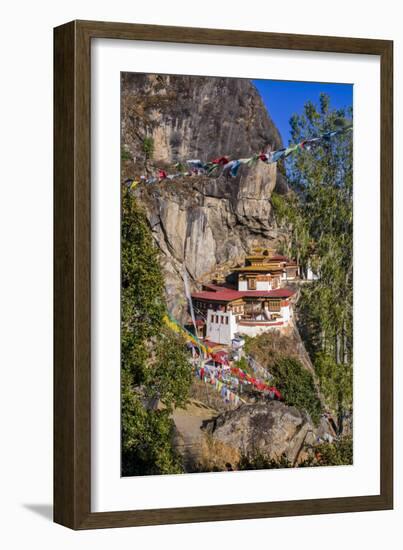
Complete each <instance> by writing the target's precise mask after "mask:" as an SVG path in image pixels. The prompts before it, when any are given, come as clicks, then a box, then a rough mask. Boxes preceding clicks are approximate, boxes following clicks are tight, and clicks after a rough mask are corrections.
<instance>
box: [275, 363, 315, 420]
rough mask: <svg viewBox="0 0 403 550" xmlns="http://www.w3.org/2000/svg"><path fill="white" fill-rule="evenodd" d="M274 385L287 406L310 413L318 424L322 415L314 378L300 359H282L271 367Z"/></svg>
mask: <svg viewBox="0 0 403 550" xmlns="http://www.w3.org/2000/svg"><path fill="white" fill-rule="evenodd" d="M270 372H271V374H272V375H273V377H274V379H273V381H272V383H273V384H274V385H275V386H276V387H277V388H278V389H279V390H280V392H281V394H282V396H283V397H284V401H285V403H286V404H287V405H290V406H293V407H296V408H297V409H299V410H303V411H306V412H307V413H309V415H310V417H311V419H312V421H313V422H314V423H315V424H317V423H318V422H319V419H320V415H321V413H322V406H321V403H320V401H319V398H318V394H317V390H316V387H315V383H314V380H313V376H312V374H311V373H310V372H308V371H307V370H306V369H305V368H304V367H303V365H302V363H301V362H300V361H298V359H295V358H293V357H287V356H284V357H281V358H279V359H277V360H276V361H275V362H274V363H273V364H272V365H271V367H270Z"/></svg>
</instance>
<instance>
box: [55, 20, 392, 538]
mask: <svg viewBox="0 0 403 550" xmlns="http://www.w3.org/2000/svg"><path fill="white" fill-rule="evenodd" d="M54 45H55V56H54V62H55V66H54V67H55V95H54V99H55V104H54V107H55V119H54V121H55V124H54V130H55V157H54V160H55V162H54V191H55V208H54V222H55V223H54V227H55V233H54V237H55V239H54V243H55V248H54V251H55V263H54V270H55V271H54V275H55V276H54V281H55V283H54V284H55V309H54V314H55V316H54V319H55V322H54V354H55V355H54V390H55V401H54V450H55V454H54V456H55V459H54V504H55V507H54V519H55V521H56V522H58V523H61V524H63V525H65V526H67V527H70V528H73V529H90V528H104V527H123V526H135V525H152V524H161V523H183V522H199V521H217V520H228V519H246V518H261V517H262V518H263V517H275V516H291V515H302V514H319V513H336V512H353V511H365V510H381V509H391V508H392V506H393V437H392V427H393V416H392V415H393V400H392V397H393V386H392V337H393V324H392V323H393V321H392V313H393V309H392V298H393V280H392V267H393V257H392V225H393V223H392V221H393V220H392V204H393V202H392V200H393V199H392V176H393V169H392V159H393V151H392V150H393V141H392V114H393V109H392V64H393V63H392V52H393V47H392V42H390V41H383V40H370V39H357V38H336V37H321V36H303V35H287V34H272V33H261V32H240V31H232V30H231V31H230V30H217V29H200V28H181V27H164V26H151V25H131V24H120V23H105V22H90V21H73V22H71V23H67V24H65V25H62V26H60V27H57V28H56V29H55V35H54Z"/></svg>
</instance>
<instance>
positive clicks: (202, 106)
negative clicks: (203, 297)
mask: <svg viewBox="0 0 403 550" xmlns="http://www.w3.org/2000/svg"><path fill="white" fill-rule="evenodd" d="M150 144H151V148H152V151H151V152H150ZM267 146H269V147H272V148H278V147H279V146H281V140H280V137H279V134H278V131H277V129H276V128H275V126H274V124H273V122H272V120H271V119H270V116H269V114H268V113H267V110H266V108H265V106H264V105H263V102H262V100H261V98H260V96H259V94H258V92H257V90H256V89H255V87H254V86H253V85H252V83H251V82H250V81H248V80H244V79H230V78H212V77H188V76H161V75H142V74H133V73H130V74H129V73H126V74H123V75H122V147H123V150H124V151H125V152H126V153H125V154H126V156H130V157H131V158H130V159H129V160H124V161H123V162H122V177H123V179H125V178H127V177H136V176H139V175H140V174H149V175H152V174H155V170H156V168H168V169H170V170H171V171H172V170H174V169H172V165H173V164H174V163H175V162H183V161H185V160H186V159H201V160H202V161H208V160H212V159H213V158H216V157H217V156H221V155H229V156H231V157H232V158H237V157H238V158H241V157H248V156H250V155H251V154H254V153H256V152H259V151H260V150H263V149H264V148H265V147H267ZM280 183H283V182H281V176H279V175H278V174H277V171H276V165H274V164H272V165H265V164H263V163H262V162H259V163H258V164H256V165H255V166H253V167H246V166H243V167H242V169H241V171H240V173H239V175H238V176H237V177H236V178H232V179H227V178H225V177H224V176H220V177H214V178H211V177H207V176H194V177H183V178H178V179H175V180H173V181H168V180H163V181H162V182H160V183H157V184H149V185H141V186H139V187H138V188H137V191H136V196H137V198H138V200H139V201H140V202H141V203H142V204H143V205H144V206H145V209H146V212H147V216H148V219H149V223H150V226H151V228H152V232H153V235H154V238H155V240H156V243H157V244H158V246H159V248H160V250H161V252H162V265H163V269H164V274H165V280H166V290H167V300H168V306H169V308H170V309H171V311H172V312H173V313H174V314H175V315H176V316H178V317H183V315H184V311H185V302H184V297H183V271H184V269H186V270H187V273H188V275H189V278H190V280H191V282H192V283H193V286H195V284H196V282H200V281H207V280H209V279H210V278H211V277H213V276H214V274H215V273H216V272H217V270H221V271H222V272H223V274H224V275H225V274H227V273H228V272H229V271H230V269H231V268H232V267H234V266H235V265H236V264H237V263H239V262H241V261H242V260H243V257H244V256H245V254H246V253H248V252H249V251H250V249H251V247H252V246H254V245H258V244H262V243H265V244H266V245H269V246H270V245H271V244H273V243H275V241H276V239H277V237H278V232H277V229H276V226H275V222H274V219H273V215H272V210H271V205H270V197H271V194H272V192H273V189H274V188H275V186H276V184H277V185H279V184H280Z"/></svg>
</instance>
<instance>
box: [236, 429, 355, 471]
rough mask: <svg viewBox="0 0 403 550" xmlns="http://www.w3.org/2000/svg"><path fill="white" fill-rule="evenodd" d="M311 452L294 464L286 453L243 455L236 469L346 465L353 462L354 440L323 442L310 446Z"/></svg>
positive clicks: (343, 439) (346, 438) (344, 439)
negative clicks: (271, 456) (275, 455)
mask: <svg viewBox="0 0 403 550" xmlns="http://www.w3.org/2000/svg"><path fill="white" fill-rule="evenodd" d="M310 451H311V452H310V454H309V455H308V456H307V458H305V459H304V460H303V461H302V462H299V463H298V464H296V465H294V464H293V463H292V462H290V461H289V460H288V459H287V458H286V457H285V456H284V455H282V456H280V457H279V458H277V459H275V458H269V457H268V456H267V455H265V454H264V453H261V452H256V453H254V454H251V455H242V456H241V458H240V460H239V463H238V465H237V467H236V468H235V469H236V470H272V469H278V468H293V467H295V466H297V467H298V468H306V467H309V466H346V465H349V464H353V441H352V439H351V437H344V438H341V439H339V440H337V441H334V442H333V443H321V444H320V445H316V446H315V447H312V448H310Z"/></svg>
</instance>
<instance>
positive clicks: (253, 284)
mask: <svg viewBox="0 0 403 550" xmlns="http://www.w3.org/2000/svg"><path fill="white" fill-rule="evenodd" d="M248 289H249V290H256V279H248Z"/></svg>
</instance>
